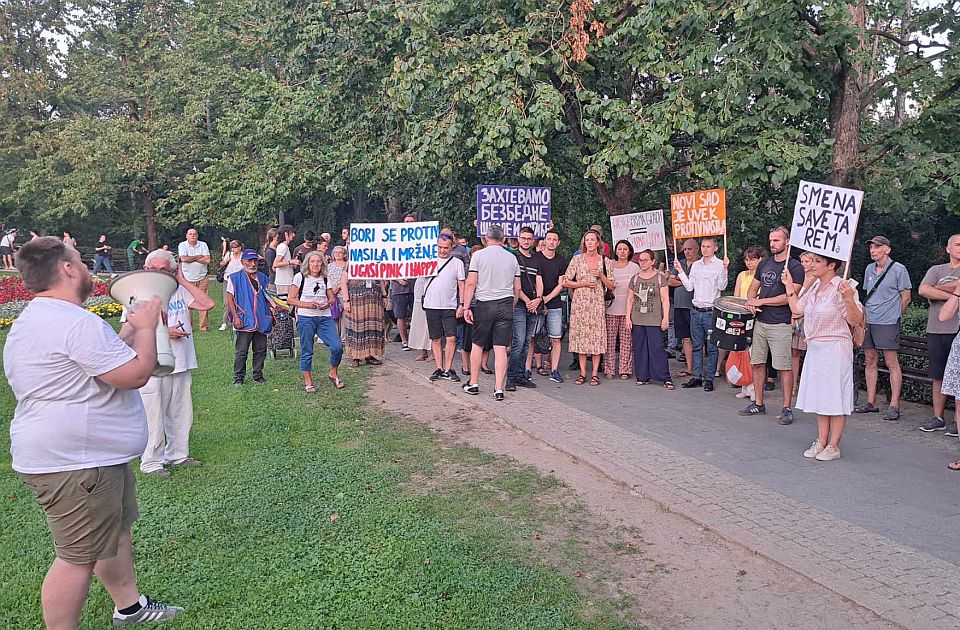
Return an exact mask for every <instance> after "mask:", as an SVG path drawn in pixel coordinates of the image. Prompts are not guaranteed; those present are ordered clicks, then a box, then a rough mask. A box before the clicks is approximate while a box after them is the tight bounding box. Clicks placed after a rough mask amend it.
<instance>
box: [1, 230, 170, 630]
mask: <svg viewBox="0 0 960 630" xmlns="http://www.w3.org/2000/svg"><path fill="white" fill-rule="evenodd" d="M16 265H17V269H19V270H20V274H21V277H22V278H23V284H24V286H26V288H27V290H28V291H30V292H31V293H33V294H34V295H35V296H36V297H35V298H34V299H33V300H31V301H30V303H29V304H28V305H27V307H26V309H24V311H23V313H22V314H21V315H20V317H18V318H17V320H16V321H15V322H14V323H13V326H12V327H11V328H10V334H9V335H8V336H7V342H6V345H5V346H4V349H3V365H4V371H5V372H6V376H7V381H8V382H9V383H10V387H11V389H12V390H13V394H14V396H15V397H16V399H17V408H16V411H15V412H14V415H13V421H12V422H11V423H10V452H11V454H12V455H13V469H14V470H15V471H17V472H18V473H19V474H20V477H21V479H23V481H24V483H26V484H27V485H28V486H29V487H30V489H31V490H33V493H34V495H36V498H37V502H38V503H39V504H40V506H41V507H43V510H44V512H46V515H47V521H48V523H49V527H50V531H51V533H52V534H53V541H54V547H55V548H56V554H57V557H56V559H55V560H54V561H53V564H52V565H51V567H50V570H49V571H48V572H47V576H46V579H44V581H43V587H42V588H41V590H40V602H41V606H42V607H43V620H44V623H45V624H46V626H47V627H48V628H76V627H77V625H78V624H79V622H80V613H81V612H82V610H83V605H84V602H85V601H86V599H87V592H88V591H89V589H90V578H91V577H92V576H93V575H96V576H97V579H99V580H100V582H101V583H102V584H103V585H104V587H106V589H107V592H108V593H110V597H111V599H113V602H114V604H115V606H116V609H115V610H114V614H113V625H115V626H118V625H128V624H133V623H143V622H144V621H148V620H149V621H160V620H163V619H169V618H170V617H173V616H174V615H177V614H178V613H180V612H182V611H183V609H182V608H179V607H177V606H167V605H165V604H161V603H160V602H156V601H153V600H151V599H150V598H149V597H147V596H146V595H142V594H141V593H140V591H139V589H138V588H137V579H136V571H135V569H134V564H133V542H132V540H131V537H130V527H131V526H132V525H133V523H134V521H136V520H137V518H138V517H139V515H140V513H139V510H138V508H137V494H136V482H135V480H134V477H133V473H132V472H131V470H130V466H129V462H130V461H131V460H133V459H136V458H137V457H139V456H140V454H141V453H143V449H144V447H146V445H147V419H146V415H145V413H144V410H143V403H142V402H141V400H140V394H139V393H137V391H136V390H137V388H139V387H142V386H143V385H144V384H146V383H147V380H148V379H149V378H150V375H151V374H152V373H153V371H154V369H156V367H157V338H156V328H157V321H158V320H159V318H160V309H161V305H160V300H159V299H157V298H154V299H151V300H144V301H143V302H141V303H139V304H138V305H137V308H136V309H135V311H133V312H131V313H129V315H128V317H127V324H126V325H127V329H128V331H129V334H128V336H127V340H126V343H124V341H123V340H121V338H120V337H118V336H117V334H116V333H115V332H114V331H113V328H111V327H110V325H109V324H108V323H107V322H105V321H104V320H103V319H101V318H100V316H98V315H95V314H93V313H91V312H90V311H87V310H85V309H84V308H83V301H84V300H85V299H86V298H87V297H88V296H89V295H90V293H91V291H92V289H93V281H92V279H91V277H90V271H89V270H88V269H87V267H86V265H84V264H83V261H82V260H81V259H80V254H79V253H78V252H77V250H75V249H73V248H70V247H67V246H66V245H64V243H63V242H62V241H61V240H60V239H58V238H55V237H51V236H45V237H41V238H38V239H36V240H33V241H30V242H29V243H27V244H25V245H24V246H23V247H22V248H21V249H20V251H19V252H18V253H17V257H16Z"/></svg>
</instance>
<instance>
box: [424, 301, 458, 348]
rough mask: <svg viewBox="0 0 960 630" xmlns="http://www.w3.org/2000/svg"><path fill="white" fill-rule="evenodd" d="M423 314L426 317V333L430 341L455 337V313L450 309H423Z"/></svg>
mask: <svg viewBox="0 0 960 630" xmlns="http://www.w3.org/2000/svg"><path fill="white" fill-rule="evenodd" d="M423 312H424V313H425V314H426V316H427V331H428V332H429V333H430V340H431V341H434V340H437V339H440V338H441V337H456V336H457V311H455V310H454V309H452V308H451V309H444V308H425V309H423Z"/></svg>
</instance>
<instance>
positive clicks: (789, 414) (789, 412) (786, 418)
mask: <svg viewBox="0 0 960 630" xmlns="http://www.w3.org/2000/svg"><path fill="white" fill-rule="evenodd" d="M780 424H782V425H784V426H786V425H788V424H793V409H791V408H790V407H784V408H783V409H782V410H781V411H780Z"/></svg>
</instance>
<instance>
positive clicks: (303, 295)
mask: <svg viewBox="0 0 960 630" xmlns="http://www.w3.org/2000/svg"><path fill="white" fill-rule="evenodd" d="M301 280H302V281H303V290H302V291H300V294H299V295H300V299H301V300H302V301H304V302H326V301H327V280H326V278H324V277H323V276H319V277H315V276H310V275H308V276H307V277H306V278H304V277H303V275H301V274H299V273H298V274H297V275H295V276H294V277H293V282H292V286H295V287H297V289H300V281H301ZM297 317H330V309H329V308H324V309H319V308H298V309H297Z"/></svg>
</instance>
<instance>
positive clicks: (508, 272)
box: [470, 245, 520, 302]
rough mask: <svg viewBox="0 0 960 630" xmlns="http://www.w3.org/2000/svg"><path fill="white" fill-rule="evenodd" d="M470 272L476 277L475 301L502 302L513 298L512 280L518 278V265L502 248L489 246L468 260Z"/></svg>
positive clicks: (513, 257) (515, 259)
mask: <svg viewBox="0 0 960 630" xmlns="http://www.w3.org/2000/svg"><path fill="white" fill-rule="evenodd" d="M470 272H471V273H476V274H477V276H478V278H477V291H476V299H477V300H479V301H481V302H489V301H490V300H502V299H503V298H508V297H513V296H514V293H513V279H514V278H519V277H520V263H519V262H517V257H516V256H514V255H513V254H511V253H510V252H508V251H507V250H506V249H504V248H503V247H501V246H499V245H490V246H488V247H484V248H483V249H481V250H480V251H478V252H477V253H476V254H474V255H473V256H472V257H471V258H470Z"/></svg>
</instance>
